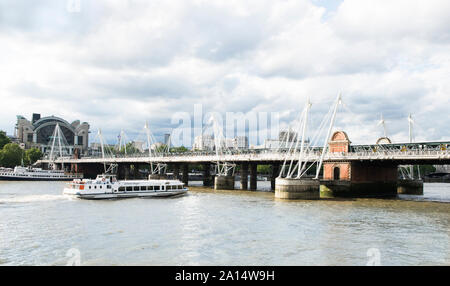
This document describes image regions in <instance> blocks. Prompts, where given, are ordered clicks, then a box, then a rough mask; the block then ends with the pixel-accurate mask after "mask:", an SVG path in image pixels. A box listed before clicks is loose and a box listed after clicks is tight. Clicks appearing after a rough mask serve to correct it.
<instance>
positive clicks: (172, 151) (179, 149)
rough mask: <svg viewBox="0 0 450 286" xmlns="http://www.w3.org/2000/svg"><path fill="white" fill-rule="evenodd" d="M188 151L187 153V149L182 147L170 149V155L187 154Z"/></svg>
mask: <svg viewBox="0 0 450 286" xmlns="http://www.w3.org/2000/svg"><path fill="white" fill-rule="evenodd" d="M188 151H189V149H188V148H186V147H184V146H180V147H172V148H170V152H171V153H184V152H188Z"/></svg>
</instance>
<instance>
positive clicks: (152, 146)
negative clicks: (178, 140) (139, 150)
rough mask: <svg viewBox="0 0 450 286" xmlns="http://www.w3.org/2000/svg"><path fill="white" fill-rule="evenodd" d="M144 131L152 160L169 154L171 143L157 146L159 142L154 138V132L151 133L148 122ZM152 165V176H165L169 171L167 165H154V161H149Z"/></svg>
mask: <svg viewBox="0 0 450 286" xmlns="http://www.w3.org/2000/svg"><path fill="white" fill-rule="evenodd" d="M144 131H145V135H146V137H147V148H148V156H149V157H150V158H153V157H162V156H164V154H167V153H168V152H169V150H170V143H169V145H168V146H161V147H158V146H157V144H156V143H157V141H156V139H155V137H154V136H153V134H152V132H151V131H150V127H149V124H148V121H146V122H145V125H144ZM149 164H150V174H151V175H157V174H165V173H166V171H167V164H165V163H160V162H158V163H154V162H153V161H151V160H149Z"/></svg>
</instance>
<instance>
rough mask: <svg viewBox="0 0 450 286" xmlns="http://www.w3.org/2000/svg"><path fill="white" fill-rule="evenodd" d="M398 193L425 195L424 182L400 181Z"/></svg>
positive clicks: (398, 182)
mask: <svg viewBox="0 0 450 286" xmlns="http://www.w3.org/2000/svg"><path fill="white" fill-rule="evenodd" d="M397 193H398V194H400V195H423V181H422V180H398V181H397Z"/></svg>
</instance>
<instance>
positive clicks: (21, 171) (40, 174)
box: [0, 166, 83, 181]
mask: <svg viewBox="0 0 450 286" xmlns="http://www.w3.org/2000/svg"><path fill="white" fill-rule="evenodd" d="M82 178H83V175H82V174H73V173H65V172H64V171H62V170H43V169H41V168H31V167H21V166H17V167H15V168H14V170H12V169H2V170H0V180H7V181H70V180H74V179H82Z"/></svg>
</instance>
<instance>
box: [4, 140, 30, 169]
mask: <svg viewBox="0 0 450 286" xmlns="http://www.w3.org/2000/svg"><path fill="white" fill-rule="evenodd" d="M1 153H2V154H1V156H0V159H1V161H0V165H1V166H3V167H7V168H13V167H15V166H18V165H21V164H22V159H23V153H24V152H23V150H22V149H21V148H20V147H19V145H17V144H15V143H8V144H6V145H5V146H3V149H2V152H1Z"/></svg>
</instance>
